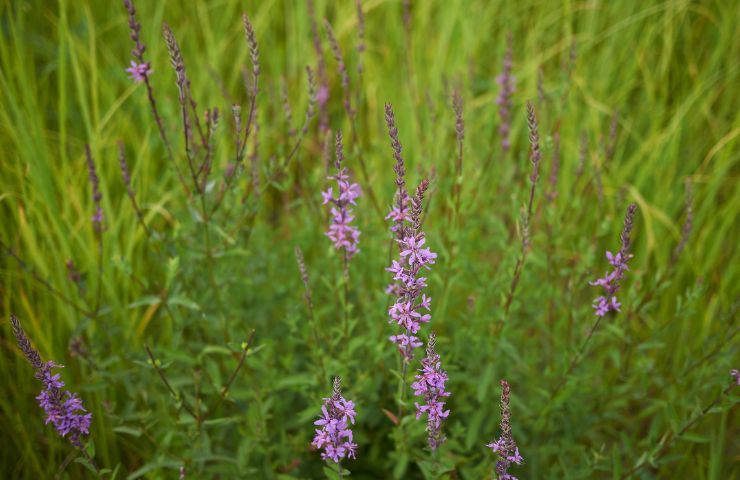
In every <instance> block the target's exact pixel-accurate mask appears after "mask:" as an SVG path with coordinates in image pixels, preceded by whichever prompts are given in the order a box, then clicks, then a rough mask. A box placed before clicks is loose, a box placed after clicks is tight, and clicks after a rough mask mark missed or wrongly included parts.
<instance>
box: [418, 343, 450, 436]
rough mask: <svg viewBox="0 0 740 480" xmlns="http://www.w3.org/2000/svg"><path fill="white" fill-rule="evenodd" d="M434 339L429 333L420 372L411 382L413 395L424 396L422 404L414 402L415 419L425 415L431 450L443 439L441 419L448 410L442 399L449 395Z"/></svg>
mask: <svg viewBox="0 0 740 480" xmlns="http://www.w3.org/2000/svg"><path fill="white" fill-rule="evenodd" d="M435 339H436V337H435V336H434V333H431V334H430V335H429V341H428V343H427V356H426V357H425V358H423V359H422V361H421V367H422V368H421V369H420V370H419V372H420V373H419V374H418V375H416V377H415V378H416V381H415V382H414V383H412V384H411V388H413V389H414V395H416V396H417V397H419V396H421V397H423V398H424V402H425V404H424V405H419V403H418V402H415V403H414V405H416V419H417V420H418V419H420V418H421V416H422V415H426V416H427V442H428V443H429V447H430V448H431V449H432V450H436V449H437V448H438V447H439V446H440V445H441V444H442V443H443V442H444V441H445V436H444V435H443V434H442V420H443V419H445V418H447V417H448V416H449V414H450V411H449V410H444V406H445V402H444V401H442V399H443V398H444V397H449V396H450V392H448V391H447V390H445V384H446V383H447V372H445V371H444V370H442V366H441V362H440V360H439V355H438V354H437V352H435V350H434V345H435Z"/></svg>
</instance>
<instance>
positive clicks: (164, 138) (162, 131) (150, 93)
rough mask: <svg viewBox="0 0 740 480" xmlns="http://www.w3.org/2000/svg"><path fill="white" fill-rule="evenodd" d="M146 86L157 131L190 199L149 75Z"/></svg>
mask: <svg viewBox="0 0 740 480" xmlns="http://www.w3.org/2000/svg"><path fill="white" fill-rule="evenodd" d="M139 62H140V63H144V60H143V58H142V57H139ZM144 84H145V85H146V93H147V98H148V99H149V105H150V106H151V110H152V115H154V122H155V123H156V124H157V129H158V130H159V136H160V137H162V141H163V142H164V145H165V148H166V149H167V156H168V157H169V159H170V162H171V163H172V165H173V166H174V167H175V172H176V173H177V178H178V180H179V181H180V184H181V185H182V188H183V190H184V191H185V196H186V197H188V198H189V197H190V189H189V188H188V185H187V182H185V177H183V175H182V172H181V171H180V167H178V166H177V162H175V155H174V154H173V153H172V144H170V140H169V138H167V133H166V131H165V129H164V123H163V122H162V118H161V117H160V116H159V111H158V110H157V101H156V100H155V98H154V91H153V90H152V85H151V83H150V82H149V75H144Z"/></svg>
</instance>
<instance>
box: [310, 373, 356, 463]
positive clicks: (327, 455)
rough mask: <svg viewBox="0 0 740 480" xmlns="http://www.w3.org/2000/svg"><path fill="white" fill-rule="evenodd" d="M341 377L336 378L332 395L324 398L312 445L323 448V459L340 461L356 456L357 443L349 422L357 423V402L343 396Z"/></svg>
mask: <svg viewBox="0 0 740 480" xmlns="http://www.w3.org/2000/svg"><path fill="white" fill-rule="evenodd" d="M341 381H342V380H341V378H340V377H335V378H334V389H333V392H332V396H331V397H329V398H325V399H324V405H323V406H322V407H321V416H320V417H319V419H318V420H316V421H315V422H314V425H317V426H318V427H320V428H318V429H316V434H315V435H314V438H313V442H311V445H312V446H314V447H316V448H321V449H323V450H324V451H323V452H322V453H321V458H322V460H326V461H329V460H331V461H332V462H334V463H339V462H341V461H342V459H344V458H346V457H349V458H355V455H356V454H357V444H356V443H354V441H353V438H352V430H350V428H349V425H348V422H349V423H352V424H354V423H355V416H356V412H355V404H354V402H352V401H350V400H346V399H345V398H344V397H343V396H342V389H341Z"/></svg>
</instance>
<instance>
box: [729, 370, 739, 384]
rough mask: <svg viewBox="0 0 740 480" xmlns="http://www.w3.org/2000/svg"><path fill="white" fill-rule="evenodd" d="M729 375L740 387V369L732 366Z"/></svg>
mask: <svg viewBox="0 0 740 480" xmlns="http://www.w3.org/2000/svg"><path fill="white" fill-rule="evenodd" d="M730 376H731V377H732V379H733V380H734V381H735V382H736V383H737V385H738V386H739V387H740V371H738V369H737V368H733V369H732V370H730Z"/></svg>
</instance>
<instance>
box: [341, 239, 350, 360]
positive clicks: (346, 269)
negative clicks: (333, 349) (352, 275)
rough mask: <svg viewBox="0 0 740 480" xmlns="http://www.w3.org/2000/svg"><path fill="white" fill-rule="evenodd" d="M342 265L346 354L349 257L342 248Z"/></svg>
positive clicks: (346, 344) (347, 351)
mask: <svg viewBox="0 0 740 480" xmlns="http://www.w3.org/2000/svg"><path fill="white" fill-rule="evenodd" d="M343 251H344V265H343V268H342V273H343V275H344V282H343V283H344V305H343V307H344V346H345V349H346V353H347V355H349V259H348V258H347V250H346V249H344V250H343Z"/></svg>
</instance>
